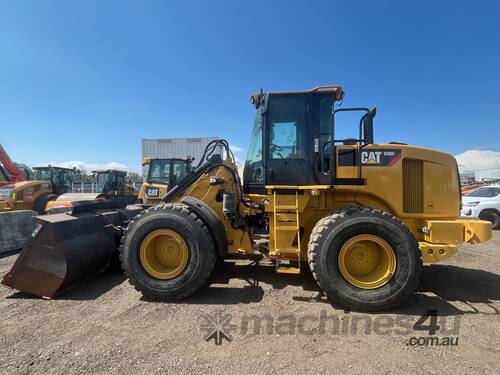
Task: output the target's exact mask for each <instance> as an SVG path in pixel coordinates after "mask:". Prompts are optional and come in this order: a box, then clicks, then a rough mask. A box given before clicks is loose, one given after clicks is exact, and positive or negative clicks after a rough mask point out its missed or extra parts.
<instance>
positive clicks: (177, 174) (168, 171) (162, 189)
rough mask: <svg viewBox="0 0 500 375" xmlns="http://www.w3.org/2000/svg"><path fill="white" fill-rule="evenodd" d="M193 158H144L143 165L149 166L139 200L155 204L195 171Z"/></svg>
mask: <svg viewBox="0 0 500 375" xmlns="http://www.w3.org/2000/svg"><path fill="white" fill-rule="evenodd" d="M193 160H194V159H193V158H191V157H190V156H187V157H186V159H179V158H170V159H160V158H144V160H143V162H142V165H143V166H144V165H147V166H149V168H148V175H147V177H146V181H144V183H143V184H142V186H141V190H140V191H139V200H140V201H141V202H143V203H150V204H155V203H159V202H161V199H162V198H163V197H164V196H165V194H167V191H168V190H169V189H172V188H174V187H175V186H176V185H177V183H178V182H179V181H181V180H182V179H183V178H184V177H186V176H187V175H188V174H190V173H191V172H192V171H193V167H192V162H193Z"/></svg>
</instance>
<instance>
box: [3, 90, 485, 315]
mask: <svg viewBox="0 0 500 375" xmlns="http://www.w3.org/2000/svg"><path fill="white" fill-rule="evenodd" d="M343 96H344V92H343V90H342V88H341V87H340V86H323V87H316V88H313V89H310V90H302V91H291V92H270V93H263V92H261V93H259V94H256V95H253V96H252V97H251V99H252V103H253V104H254V106H255V108H256V116H255V122H254V127H253V131H252V136H251V141H250V147H249V153H248V158H247V160H246V163H245V167H244V173H243V184H241V183H240V179H239V175H238V172H237V168H236V165H235V160H234V158H233V156H232V153H231V151H230V149H229V145H228V143H227V142H226V141H224V140H218V141H214V142H212V143H211V144H209V145H208V146H207V149H206V150H205V154H204V156H203V157H202V160H201V163H200V166H199V167H197V168H196V169H195V170H194V172H193V173H192V174H190V175H188V176H187V177H186V178H184V179H183V180H182V181H180V182H179V184H178V185H177V186H176V187H175V188H173V189H171V190H169V192H168V193H167V194H166V195H165V196H164V198H163V202H162V203H161V204H158V205H156V206H154V207H150V208H143V207H139V206H128V207H110V206H104V205H101V206H99V204H97V203H88V204H87V205H81V206H79V207H76V210H74V211H73V214H72V215H48V216H46V217H45V218H41V220H40V221H39V222H38V224H37V227H36V229H35V232H34V233H33V238H32V239H31V240H30V243H28V245H27V246H26V248H25V249H24V250H23V252H22V253H21V255H20V257H19V258H18V260H17V262H16V263H15V265H14V266H13V268H12V270H11V271H10V272H9V273H8V274H7V275H6V276H5V277H4V279H3V281H2V282H3V284H5V285H8V286H10V287H12V288H16V289H20V290H23V291H25V292H29V293H32V294H36V295H40V296H45V297H51V296H53V295H54V294H56V293H58V292H60V291H61V290H64V289H65V288H66V287H68V286H70V285H72V284H73V283H74V282H76V280H78V279H79V278H81V277H83V275H84V274H85V272H90V271H95V270H98V269H100V268H102V267H104V266H105V265H106V263H107V262H108V261H109V259H110V258H111V257H112V256H113V255H114V254H115V252H116V251H117V247H119V249H118V252H119V254H120V259H121V265H122V268H123V270H124V272H125V274H126V276H127V278H128V279H129V281H130V283H131V284H132V285H133V286H134V287H135V288H136V289H137V290H139V291H140V292H141V293H142V294H143V295H144V296H146V297H148V298H153V299H161V300H165V301H170V300H178V299H183V298H187V297H188V296H190V295H191V294H192V293H194V292H196V291H197V290H198V289H199V288H200V287H202V286H203V285H204V284H205V283H206V282H207V280H208V278H209V276H210V274H211V273H212V271H213V270H214V267H215V264H216V262H217V260H218V259H252V260H259V259H261V258H263V257H265V258H268V259H270V260H271V261H272V262H273V263H274V264H275V268H276V272H279V273H287V274H299V273H301V272H302V270H303V269H304V268H305V267H309V268H310V270H311V271H312V274H313V276H314V278H315V279H316V281H317V283H318V285H319V287H320V288H321V289H322V290H323V291H324V293H325V294H326V296H327V297H328V298H329V299H331V301H332V302H334V303H335V304H337V305H338V306H342V307H344V308H347V309H353V310H364V311H375V310H381V309H389V308H391V307H394V306H396V305H397V304H399V303H400V302H401V301H403V300H404V299H405V298H406V297H407V296H408V295H410V294H412V293H413V292H414V290H415V288H416V286H417V284H418V282H419V277H420V275H421V270H422V264H423V263H435V262H439V261H441V260H443V259H445V258H447V257H449V256H451V255H453V254H454V253H456V252H457V245H458V244H460V243H463V242H468V243H479V242H483V241H486V240H488V239H489V238H490V237H491V235H492V233H491V224H490V223H489V222H486V221H481V220H468V219H464V218H460V184H459V175H458V169H457V163H456V161H455V159H454V158H453V157H452V156H451V155H449V154H446V153H443V152H439V151H434V150H431V149H426V148H421V147H415V146H410V145H407V144H402V143H388V144H377V143H375V141H374V132H373V118H374V116H375V113H376V110H375V108H374V107H372V108H338V107H337V103H336V102H339V101H341V100H342V98H343ZM342 112H359V118H360V121H359V124H356V125H357V128H356V133H357V134H358V136H357V138H356V139H342V138H340V137H337V136H336V133H337V129H336V120H337V117H338V116H339V114H341V113H342ZM219 145H222V146H223V147H224V149H225V153H226V155H227V157H226V158H225V159H223V158H222V156H221V155H218V154H214V150H215V149H216V148H217V147H218V146H219ZM71 229H73V230H74V232H72V231H71ZM47 249H50V251H49V250H47Z"/></svg>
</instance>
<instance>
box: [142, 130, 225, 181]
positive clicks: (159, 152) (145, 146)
mask: <svg viewBox="0 0 500 375" xmlns="http://www.w3.org/2000/svg"><path fill="white" fill-rule="evenodd" d="M216 139H219V138H218V137H199V138H160V139H158V138H157V139H142V146H141V149H142V158H143V159H144V158H145V157H151V158H162V159H167V158H185V157H186V156H187V155H191V156H192V157H194V158H195V165H196V164H197V162H198V161H199V160H200V158H201V156H202V155H203V151H204V150H205V147H206V146H207V144H208V143H209V142H211V141H213V140H216ZM220 152H221V153H222V149H221V150H220ZM142 172H143V174H145V173H146V172H147V170H146V169H145V168H143V170H142Z"/></svg>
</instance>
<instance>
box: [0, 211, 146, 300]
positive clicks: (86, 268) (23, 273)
mask: <svg viewBox="0 0 500 375" xmlns="http://www.w3.org/2000/svg"><path fill="white" fill-rule="evenodd" d="M142 209H143V208H142V207H140V206H135V205H131V206H127V207H125V208H121V209H103V210H95V211H91V212H78V213H76V214H72V215H70V214H67V213H61V214H54V215H45V216H37V217H35V230H34V231H33V233H32V235H31V238H30V239H29V241H28V243H27V245H26V246H25V247H24V249H23V250H22V252H21V254H20V255H19V257H18V258H17V260H16V262H15V263H14V266H13V267H12V269H11V270H10V272H8V273H7V274H6V275H5V277H4V278H3V280H2V284H4V285H6V286H8V287H10V288H13V289H18V290H21V291H23V292H26V293H30V294H34V295H37V296H40V297H43V298H52V297H54V296H55V295H57V294H59V293H61V292H62V291H65V290H67V289H68V288H70V287H72V286H74V285H75V284H76V283H78V282H79V281H81V280H82V279H84V278H85V277H87V276H89V275H91V274H93V273H96V272H99V271H101V270H103V269H105V268H106V267H107V266H108V265H109V263H110V260H111V258H112V257H113V256H115V255H116V253H117V245H118V243H119V238H120V235H121V233H120V228H121V227H126V226H127V224H128V221H129V220H131V219H132V218H133V217H134V216H135V215H136V214H137V213H139V212H140V211H141V210H142Z"/></svg>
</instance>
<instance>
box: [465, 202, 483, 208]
mask: <svg viewBox="0 0 500 375" xmlns="http://www.w3.org/2000/svg"><path fill="white" fill-rule="evenodd" d="M479 203H481V202H466V203H464V207H476V206H477V205H478V204H479Z"/></svg>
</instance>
